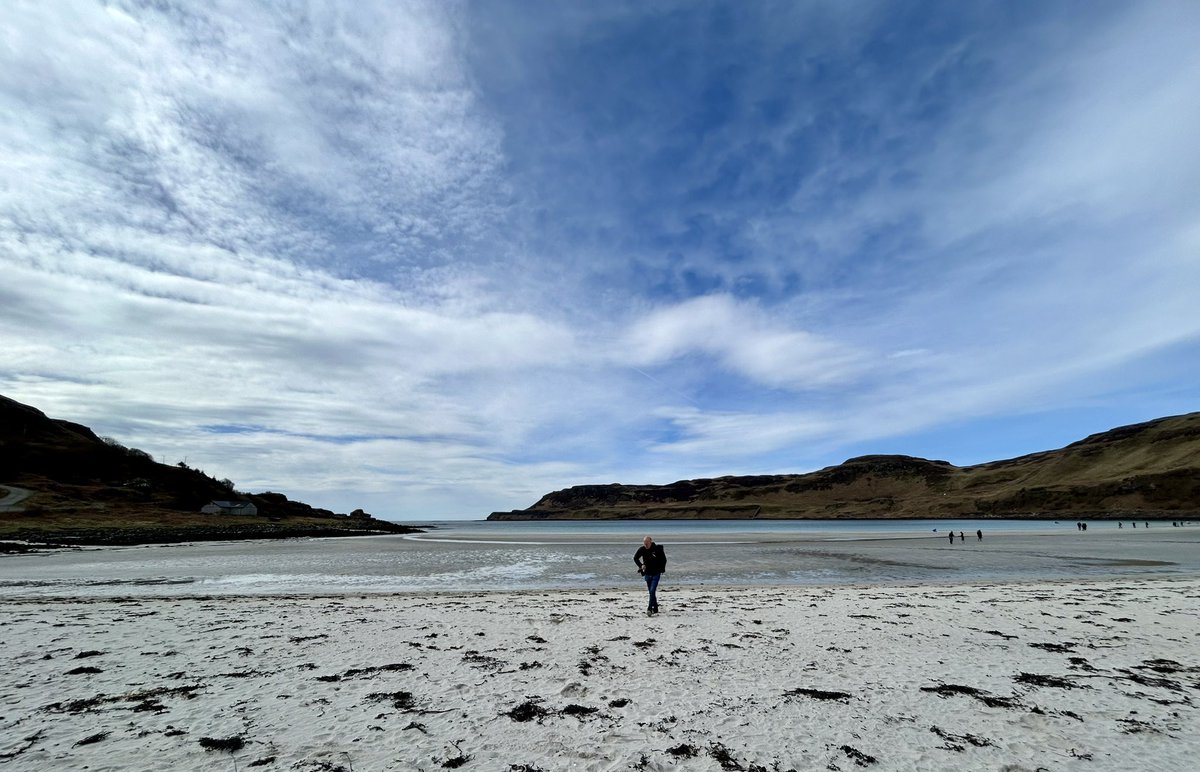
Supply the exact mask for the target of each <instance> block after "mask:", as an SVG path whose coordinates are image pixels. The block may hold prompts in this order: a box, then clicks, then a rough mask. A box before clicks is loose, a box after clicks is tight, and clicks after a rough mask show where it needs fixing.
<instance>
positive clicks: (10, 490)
mask: <svg viewBox="0 0 1200 772" xmlns="http://www.w3.org/2000/svg"><path fill="white" fill-rule="evenodd" d="M0 494H4V495H3V496H0V512H20V511H22V510H23V509H24V507H22V506H19V505H20V503H21V502H22V501H24V500H25V499H27V498H29V497H30V496H32V495H33V491H27V490H25V489H24V488H15V487H13V486H11V485H0Z"/></svg>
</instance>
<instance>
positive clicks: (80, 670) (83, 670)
mask: <svg viewBox="0 0 1200 772" xmlns="http://www.w3.org/2000/svg"><path fill="white" fill-rule="evenodd" d="M103 672H104V671H103V670H101V669H100V668H98V667H76V668H71V669H70V670H68V671H67V675H90V674H92V673H103Z"/></svg>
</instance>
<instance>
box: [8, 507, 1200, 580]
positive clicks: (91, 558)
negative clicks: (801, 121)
mask: <svg viewBox="0 0 1200 772" xmlns="http://www.w3.org/2000/svg"><path fill="white" fill-rule="evenodd" d="M414 524H415V525H421V524H418V523H414ZM429 525H431V526H433V527H432V528H430V529H429V530H428V531H426V532H425V533H422V534H414V535H409V536H375V537H358V538H342V539H289V540H283V541H265V540H264V541H243V542H219V543H202V544H186V545H151V546H139V547H109V548H96V549H85V550H75V551H65V552H53V553H43V554H35V555H12V556H4V557H0V595H3V596H8V597H29V596H37V597H49V596H89V597H113V596H120V597H124V596H139V597H145V596H182V595H247V594H254V595H264V594H265V595H289V594H370V593H391V592H450V591H505V590H550V589H576V590H577V589H587V588H597V589H600V588H605V589H607V588H618V587H629V588H631V589H638V588H639V587H640V578H639V577H638V575H637V572H636V569H635V567H634V564H633V553H634V551H635V550H636V549H637V547H638V546H639V544H640V542H641V538H642V536H643V535H645V534H651V535H653V536H654V538H655V539H656V540H657V541H658V542H659V543H661V544H663V545H664V546H665V547H666V550H667V555H668V558H669V563H668V567H667V575H666V576H665V577H664V579H663V587H664V588H667V587H669V586H671V585H675V586H680V585H689V586H700V585H712V586H739V585H741V586H744V585H761V584H770V585H839V584H842V585H844V584H918V583H930V582H933V583H956V582H974V581H1022V580H1057V579H1086V578H1101V577H1108V576H1129V577H1134V576H1195V575H1200V549H1198V548H1200V525H1189V526H1186V527H1172V525H1171V523H1170V522H1166V523H1162V522H1155V523H1151V527H1150V528H1145V527H1144V526H1141V525H1139V527H1138V528H1137V529H1133V528H1131V527H1130V524H1129V523H1125V527H1124V528H1121V529H1118V528H1117V525H1116V523H1107V522H1091V523H1089V528H1088V530H1087V531H1080V530H1078V529H1077V528H1076V526H1075V523H1074V522H1065V521H1060V522H1053V521H1011V520H1009V521H968V520H963V521H934V520H904V521H852V522H847V521H805V522H746V521H737V522H729V521H657V522H656V521H640V522H603V523H595V522H591V523H564V522H557V523H488V522H482V521H465V522H464V521H458V522H440V523H429ZM934 529H937V530H936V531H935V530H934ZM976 529H982V530H983V532H984V538H983V539H982V540H979V539H977V538H976V536H975V531H976ZM950 530H953V531H955V532H956V533H957V532H959V531H961V532H963V533H965V534H966V535H967V539H966V540H965V541H961V540H959V539H955V541H954V543H953V544H950V542H949V539H948V538H947V535H946V534H947V532H948V531H950Z"/></svg>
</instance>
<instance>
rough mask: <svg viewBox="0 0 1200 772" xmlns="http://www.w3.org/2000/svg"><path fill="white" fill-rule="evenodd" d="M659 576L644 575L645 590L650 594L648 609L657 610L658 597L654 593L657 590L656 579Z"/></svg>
mask: <svg viewBox="0 0 1200 772" xmlns="http://www.w3.org/2000/svg"><path fill="white" fill-rule="evenodd" d="M660 576H661V574H646V589H647V590H649V592H650V608H652V609H654V610H655V611H657V610H658V596H657V595H655V592H656V591H657V590H658V579H659V577H660Z"/></svg>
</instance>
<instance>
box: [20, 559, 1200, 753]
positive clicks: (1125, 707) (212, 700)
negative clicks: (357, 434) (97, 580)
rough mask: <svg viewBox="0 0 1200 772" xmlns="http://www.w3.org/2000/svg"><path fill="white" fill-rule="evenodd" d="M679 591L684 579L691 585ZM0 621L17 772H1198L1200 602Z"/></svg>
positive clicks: (147, 610)
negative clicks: (256, 771) (663, 771)
mask: <svg viewBox="0 0 1200 772" xmlns="http://www.w3.org/2000/svg"><path fill="white" fill-rule="evenodd" d="M668 579H669V577H668ZM660 600H661V602H662V606H663V613H662V614H661V615H659V616H657V617H653V618H647V617H646V616H644V614H643V612H642V608H643V598H642V596H641V595H640V594H639V593H637V592H636V591H635V590H633V589H630V590H629V591H628V592H618V591H607V590H606V591H598V592H547V593H496V594H481V595H444V594H442V595H393V596H376V597H332V598H261V597H223V598H208V599H205V598H171V599H128V600H124V601H122V600H71V599H62V600H35V599H29V600H12V599H9V600H4V601H0V620H2V621H0V640H2V641H3V644H4V645H3V654H2V658H3V663H4V666H3V669H2V674H0V767H2V768H3V769H5V770H13V771H14V772H15V771H16V770H48V769H83V768H85V767H86V768H88V769H89V770H90V771H91V772H98V771H99V770H128V769H173V770H211V769H229V770H233V769H235V768H236V769H240V770H247V769H264V770H273V769H276V770H285V769H286V770H339V769H344V770H351V769H353V770H357V771H358V772H363V771H364V770H418V769H420V770H437V769H453V768H462V769H478V770H535V769H540V770H564V769H580V770H617V769H620V770H625V769H644V770H658V769H695V770H788V769H796V770H810V769H833V770H852V769H876V770H892V769H896V770H907V769H914V770H915V769H922V770H926V769H947V770H951V769H954V770H958V769H988V770H1035V769H1038V768H1045V769H1052V770H1072V769H1079V770H1124V769H1156V770H1184V769H1194V768H1195V764H1196V754H1197V753H1200V740H1197V739H1196V738H1197V737H1198V736H1200V735H1198V732H1197V730H1198V729H1200V723H1198V721H1197V718H1198V714H1197V707H1196V702H1197V700H1198V699H1200V619H1198V617H1200V580H1193V579H1176V580H1167V579H1146V580H1129V579H1123V580H1114V581H1100V582H1088V583H1054V584H1007V585H992V586H979V585H957V586H920V587H870V588H848V587H840V588H822V589H814V588H804V587H783V588H755V589H749V590H748V589H744V588H742V589H731V590H717V589H684V590H678V589H676V590H673V589H672V588H671V587H670V586H669V583H664V586H663V588H662V590H661V591H660Z"/></svg>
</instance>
